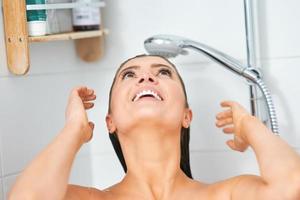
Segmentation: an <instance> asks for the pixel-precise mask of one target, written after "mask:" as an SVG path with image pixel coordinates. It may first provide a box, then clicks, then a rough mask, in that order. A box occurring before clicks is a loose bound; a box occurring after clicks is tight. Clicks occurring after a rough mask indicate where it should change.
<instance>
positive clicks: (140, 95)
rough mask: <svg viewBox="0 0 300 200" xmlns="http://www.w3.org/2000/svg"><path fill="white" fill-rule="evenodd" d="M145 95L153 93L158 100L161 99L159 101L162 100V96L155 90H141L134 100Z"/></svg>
mask: <svg viewBox="0 0 300 200" xmlns="http://www.w3.org/2000/svg"><path fill="white" fill-rule="evenodd" d="M144 95H152V96H153V97H154V98H156V99H157V100H159V101H161V100H162V99H161V97H160V96H159V95H158V94H157V93H156V92H153V91H152V90H143V91H141V92H139V93H138V94H136V96H135V98H134V99H133V101H137V100H138V99H139V98H140V97H142V96H144Z"/></svg>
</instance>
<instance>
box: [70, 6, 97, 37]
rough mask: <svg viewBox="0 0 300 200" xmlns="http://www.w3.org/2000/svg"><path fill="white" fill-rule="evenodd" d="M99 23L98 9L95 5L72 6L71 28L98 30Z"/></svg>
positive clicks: (76, 29)
mask: <svg viewBox="0 0 300 200" xmlns="http://www.w3.org/2000/svg"><path fill="white" fill-rule="evenodd" d="M92 1H93V0H73V2H80V3H91V2H92ZM100 24H101V15H100V9H99V8H97V7H87V6H83V7H77V8H73V29H74V30H75V31H92V30H99V29H100Z"/></svg>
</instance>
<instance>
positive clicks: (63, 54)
mask: <svg viewBox="0 0 300 200" xmlns="http://www.w3.org/2000/svg"><path fill="white" fill-rule="evenodd" d="M0 2H1V0H0ZM106 3H107V7H106V8H104V9H103V19H104V24H105V26H106V27H107V28H108V29H109V30H110V34H109V35H108V36H107V37H106V47H105V55H104V58H103V59H102V60H101V61H99V62H95V63H91V64H87V63H84V62H82V61H81V60H79V59H78V58H77V57H76V54H75V50H74V44H73V42H70V41H66V42H51V43H43V44H32V45H30V54H31V70H30V72H29V75H27V76H25V77H15V76H12V75H11V74H9V73H8V71H7V66H6V56H5V48H4V47H5V45H4V34H3V17H2V10H1V11H0V12H1V15H0V91H1V95H0V111H1V112H0V121H1V126H0V140H2V146H1V143H0V146H1V147H0V150H1V154H2V168H3V170H2V171H3V174H2V179H1V178H0V198H1V188H2V186H1V180H3V191H4V193H5V194H6V193H7V191H8V190H9V188H10V186H11V185H12V183H13V182H14V180H15V177H16V176H15V175H14V174H15V173H18V172H20V171H21V170H22V169H23V168H24V166H25V165H26V164H27V163H28V162H29V161H30V160H31V159H32V158H33V157H34V156H35V155H36V154H37V153H38V151H40V150H41V149H42V148H43V147H44V146H45V145H46V144H47V143H48V142H49V141H50V140H51V139H52V138H53V137H54V135H55V134H57V132H58V131H59V130H60V129H61V128H62V126H63V121H64V109H65V105H66V100H67V95H68V93H69V90H70V88H72V87H73V86H75V85H79V84H88V85H89V86H91V87H93V88H95V90H96V92H97V94H98V99H97V102H96V105H95V109H94V110H93V111H91V112H89V116H90V119H91V120H93V121H94V122H95V123H96V127H95V133H94V138H93V140H92V142H90V143H89V144H86V145H84V147H83V149H82V150H81V151H80V153H79V154H78V156H77V157H76V160H75V163H74V166H73V169H72V174H71V178H70V181H71V182H72V183H75V184H81V185H93V186H96V187H98V188H105V187H107V186H109V185H112V184H114V183H116V182H118V181H119V180H120V179H121V178H122V176H123V175H124V174H123V171H122V169H121V165H120V164H119V161H118V160H117V157H116V156H115V154H114V152H113V149H112V146H111V144H110V141H109V138H108V135H107V134H108V133H107V131H106V127H105V121H104V119H105V114H106V111H107V102H108V91H109V87H110V84H111V81H112V77H113V74H114V71H115V69H116V68H117V66H118V65H119V64H120V63H121V62H122V61H123V60H124V59H126V58H128V57H131V56H133V55H135V54H140V53H144V49H143V40H144V39H145V38H147V37H149V36H151V35H153V34H158V33H169V34H170V33H171V34H177V35H182V36H186V37H189V38H191V39H194V40H197V41H200V42H203V43H206V44H208V45H211V46H213V47H216V48H217V49H219V50H221V51H224V52H226V53H228V54H229V55H231V56H233V57H235V58H237V59H240V60H244V59H245V55H246V53H245V31H244V13H243V1H241V0H240V1H230V0H223V1H218V0H209V1H208V0H199V1H192V0H187V1H184V2H183V1H179V0H165V1H160V0H152V1H151V2H149V1H145V0H142V1H141V0H131V1H121V0H119V1H107V2H106ZM256 4H257V6H258V10H257V11H258V17H259V18H258V25H259V27H258V30H257V31H258V33H259V37H258V39H259V41H260V46H259V51H260V53H261V54H260V55H258V57H260V58H262V59H261V60H259V61H261V63H262V67H263V69H264V74H265V79H266V82H267V84H268V85H269V86H270V89H271V92H272V94H273V96H274V102H275V106H276V108H278V111H277V113H278V118H279V125H280V131H281V133H282V137H283V138H284V139H285V140H287V141H288V142H289V143H290V144H291V145H293V146H295V147H298V149H299V147H300V146H299V141H300V140H299V132H300V130H299V129H300V126H299V125H298V123H297V122H298V120H297V119H298V118H297V114H298V112H299V111H300V110H299V106H298V104H297V102H299V99H300V96H299V94H300V93H299V86H298V84H297V80H298V77H297V75H298V74H299V68H298V65H299V64H300V61H299V59H300V52H299V44H300V43H299V37H298V35H299V30H300V29H299V28H298V26H297V24H298V19H299V13H298V12H297V8H298V7H299V1H297V0H287V1H279V0H264V1H256ZM269 58H272V59H269ZM278 58H287V59H278ZM173 62H174V63H176V64H177V65H178V68H179V71H181V73H182V76H183V79H184V80H185V82H186V87H187V92H188V95H189V101H190V105H191V108H192V109H193V111H194V120H193V124H192V127H191V131H192V132H191V151H192V152H191V162H192V170H193V175H194V177H195V178H196V179H198V180H203V181H207V182H214V181H217V180H220V179H224V178H228V177H231V176H234V175H238V174H241V173H254V174H256V173H257V172H258V168H257V164H256V161H255V157H254V155H253V153H252V152H251V151H249V152H246V153H244V154H239V153H236V152H231V151H230V150H229V149H228V147H226V145H225V141H226V139H227V137H226V136H224V135H222V134H221V131H220V130H217V129H216V128H215V127H214V116H215V114H216V113H217V112H218V111H219V110H220V107H219V106H218V104H219V102H220V101H221V100H223V99H234V100H236V101H239V102H240V103H242V104H243V105H244V106H245V107H247V108H249V103H248V87H247V85H246V82H245V81H243V80H242V79H240V78H238V77H237V76H235V75H233V74H231V73H230V72H228V71H226V70H225V69H223V68H222V67H221V66H219V65H216V64H213V63H211V62H210V61H209V60H208V59H207V58H205V57H204V56H199V54H196V53H190V55H189V56H188V57H187V56H182V57H180V58H176V59H174V60H173ZM37 141H38V142H37ZM233 164H234V165H233ZM0 165H1V163H0ZM219 166H222V169H220V168H219ZM0 177H1V176H0Z"/></svg>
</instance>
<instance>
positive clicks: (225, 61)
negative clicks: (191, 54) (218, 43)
mask: <svg viewBox="0 0 300 200" xmlns="http://www.w3.org/2000/svg"><path fill="white" fill-rule="evenodd" d="M144 47H145V49H146V51H147V52H148V53H149V54H150V55H160V56H164V57H168V58H170V57H176V56H178V55H179V54H181V55H186V54H187V53H188V52H187V51H186V49H193V50H196V51H198V52H201V53H203V54H205V55H206V56H208V57H209V58H211V59H212V60H214V61H216V62H218V63H220V64H221V65H223V66H225V67H226V68H227V69H229V70H230V71H232V72H234V73H237V74H239V75H241V76H243V77H245V78H246V79H248V80H250V81H252V82H254V83H256V82H257V80H258V79H259V76H258V74H257V73H256V72H254V71H252V70H251V69H249V68H248V67H247V66H244V65H243V64H242V63H240V62H239V61H238V60H236V59H234V58H232V57H230V56H229V55H226V54H225V53H223V52H220V51H218V50H216V49H214V48H212V47H209V46H207V45H205V44H202V43H199V42H195V41H193V40H189V39H186V38H183V37H179V36H174V35H155V36H152V37H150V38H148V39H146V40H145V41H144Z"/></svg>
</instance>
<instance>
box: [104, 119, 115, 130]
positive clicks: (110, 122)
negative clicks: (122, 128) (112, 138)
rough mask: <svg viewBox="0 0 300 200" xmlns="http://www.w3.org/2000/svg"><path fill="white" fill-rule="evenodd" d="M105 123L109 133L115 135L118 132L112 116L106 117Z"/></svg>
mask: <svg viewBox="0 0 300 200" xmlns="http://www.w3.org/2000/svg"><path fill="white" fill-rule="evenodd" d="M105 121H106V127H107V130H108V132H109V133H114V132H115V131H116V126H115V124H114V122H113V120H112V117H111V115H110V114H107V115H106V117H105Z"/></svg>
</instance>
